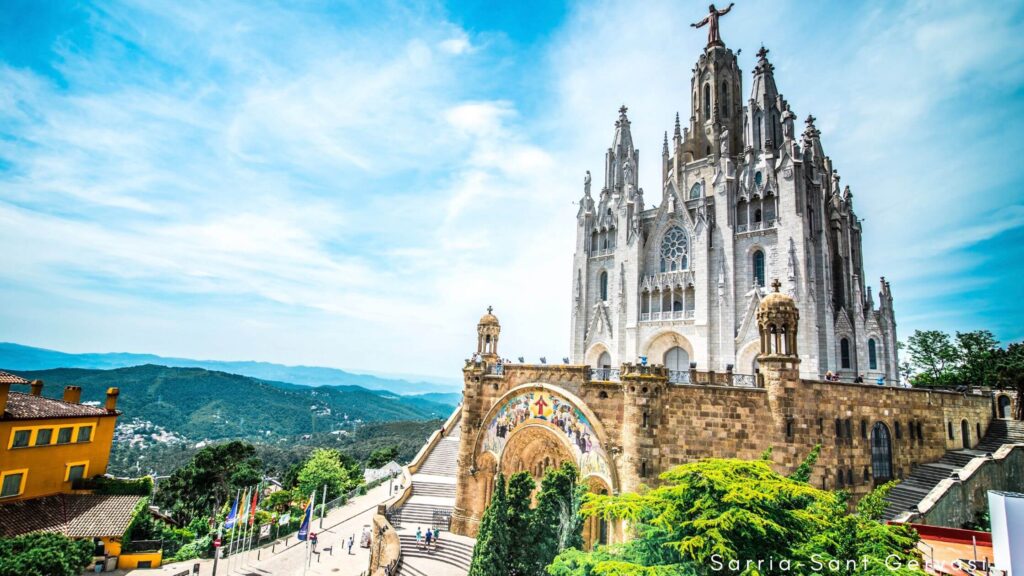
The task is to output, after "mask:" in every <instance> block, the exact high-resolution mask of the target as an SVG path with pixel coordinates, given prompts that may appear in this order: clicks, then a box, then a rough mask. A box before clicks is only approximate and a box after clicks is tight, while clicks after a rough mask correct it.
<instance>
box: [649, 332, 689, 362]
mask: <svg viewBox="0 0 1024 576" xmlns="http://www.w3.org/2000/svg"><path fill="white" fill-rule="evenodd" d="M673 348H679V352H673V353H672V357H671V358H669V357H667V355H668V354H669V351H670V350H672V349H673ZM640 355H641V356H646V357H647V359H648V361H649V362H654V363H659V362H666V361H669V360H677V359H680V358H682V357H683V356H685V358H686V363H687V366H686V368H683V370H689V369H690V366H689V363H690V362H694V361H695V358H694V355H693V344H691V343H690V341H689V339H687V338H686V336H683V335H682V334H680V333H678V332H674V331H671V330H667V331H664V332H660V333H658V334H656V335H654V337H652V338H651V339H650V340H648V341H647V342H646V343H645V344H644V346H643V347H641V349H640Z"/></svg>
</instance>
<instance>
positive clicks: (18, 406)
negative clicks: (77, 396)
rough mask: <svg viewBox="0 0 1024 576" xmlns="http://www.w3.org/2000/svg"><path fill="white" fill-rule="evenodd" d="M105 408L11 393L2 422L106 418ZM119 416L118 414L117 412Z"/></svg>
mask: <svg viewBox="0 0 1024 576" xmlns="http://www.w3.org/2000/svg"><path fill="white" fill-rule="evenodd" d="M107 414H108V412H107V410H106V409H105V408H100V407H97V406H86V405H84V404H72V403H70V402H65V401H63V400H56V399H53V398H45V397H43V396H33V395H31V394H25V393H24V392H11V393H10V395H8V397H7V409H6V410H4V413H3V416H2V418H0V419H3V420H37V419H41V418H76V417H77V418H81V417H83V416H106V415H107ZM118 414H119V412H118Z"/></svg>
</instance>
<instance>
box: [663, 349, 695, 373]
mask: <svg viewBox="0 0 1024 576" xmlns="http://www.w3.org/2000/svg"><path fill="white" fill-rule="evenodd" d="M665 368H668V369H669V370H674V371H680V372H681V371H683V370H689V369H690V355H689V354H687V353H686V350H683V349H682V348H680V347H679V346H673V347H672V348H669V349H668V352H665Z"/></svg>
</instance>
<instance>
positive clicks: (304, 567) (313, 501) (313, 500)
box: [302, 488, 316, 576]
mask: <svg viewBox="0 0 1024 576" xmlns="http://www.w3.org/2000/svg"><path fill="white" fill-rule="evenodd" d="M309 505H310V507H311V509H310V511H309V524H308V525H307V526H308V530H312V528H313V514H315V513H316V489H315V488H314V489H313V494H312V496H310V502H309ZM305 560H306V561H305V562H303V563H302V576H306V571H307V570H308V569H309V562H310V554H309V534H308V532H307V534H306V558H305Z"/></svg>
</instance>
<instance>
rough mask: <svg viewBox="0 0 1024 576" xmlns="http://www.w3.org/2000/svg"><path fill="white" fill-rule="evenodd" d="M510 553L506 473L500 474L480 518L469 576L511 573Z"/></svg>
mask: <svg viewBox="0 0 1024 576" xmlns="http://www.w3.org/2000/svg"><path fill="white" fill-rule="evenodd" d="M508 552H509V534H508V501H507V499H506V494H505V476H504V475H502V474H501V473H499V474H498V478H497V479H496V480H495V483H494V495H493V496H492V497H491V503H490V504H489V505H488V506H487V510H485V511H484V517H483V518H482V519H481V520H480V530H479V532H478V533H477V536H476V544H475V545H474V546H473V561H472V563H471V564H470V565H469V574H468V576H508V573H509V566H508Z"/></svg>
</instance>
